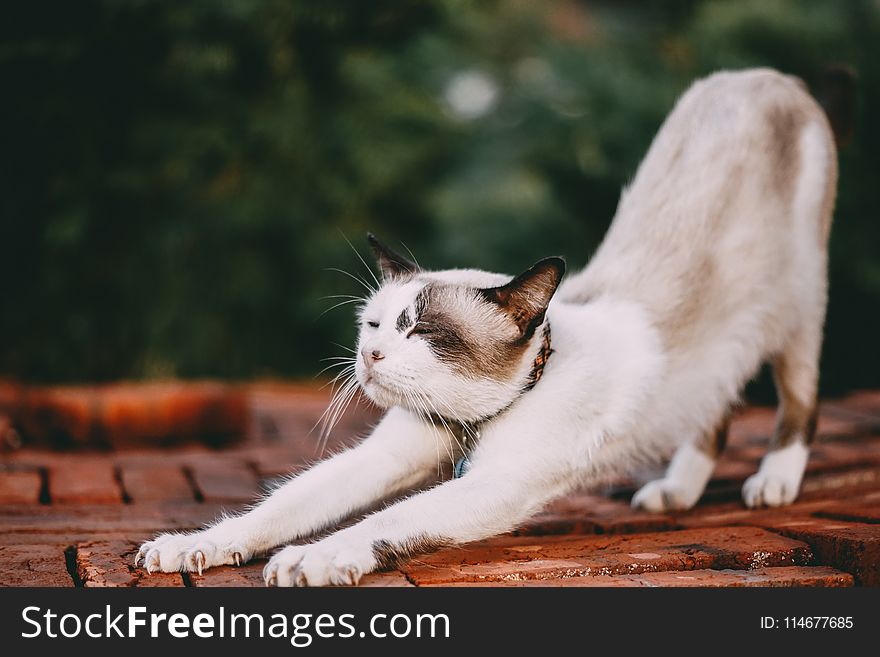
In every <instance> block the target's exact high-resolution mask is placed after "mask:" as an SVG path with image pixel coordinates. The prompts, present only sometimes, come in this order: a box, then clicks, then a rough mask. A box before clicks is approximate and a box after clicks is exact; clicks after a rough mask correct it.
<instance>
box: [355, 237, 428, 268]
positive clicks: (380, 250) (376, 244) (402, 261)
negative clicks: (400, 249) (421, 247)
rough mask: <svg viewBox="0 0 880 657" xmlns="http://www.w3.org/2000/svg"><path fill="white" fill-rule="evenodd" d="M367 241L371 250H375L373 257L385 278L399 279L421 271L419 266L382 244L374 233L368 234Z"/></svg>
mask: <svg viewBox="0 0 880 657" xmlns="http://www.w3.org/2000/svg"><path fill="white" fill-rule="evenodd" d="M367 241H368V242H369V243H370V248H371V249H373V255H375V256H376V262H377V263H378V264H379V269H380V270H382V276H383V277H384V278H386V279H391V278H397V277H398V276H405V275H407V274H415V273H417V272H418V271H420V270H419V266H418V265H417V264H415V263H414V262H411V261H410V260H408V259H407V258H404V257H403V256H402V255H400V254H399V253H396V252H395V251H392V250H391V248H389V247H388V246H387V245H386V244H383V243H382V242H380V241H379V240H378V239H377V238H376V236H375V235H373V233H367Z"/></svg>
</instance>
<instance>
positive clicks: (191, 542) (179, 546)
mask: <svg viewBox="0 0 880 657" xmlns="http://www.w3.org/2000/svg"><path fill="white" fill-rule="evenodd" d="M251 556H252V555H251V553H250V552H249V551H248V550H246V549H245V548H244V547H243V546H242V545H240V544H238V543H236V542H234V541H232V540H225V539H224V537H223V536H220V535H212V534H210V533H209V532H207V531H202V532H192V533H190V534H176V533H169V534H160V535H159V536H157V537H156V538H154V539H153V540H152V541H146V542H145V543H144V544H143V545H141V547H140V549H139V550H138V552H137V554H136V555H135V557H134V565H135V566H138V565H139V564H141V563H143V566H144V568H146V570H147V572H148V573H154V572H163V573H175V572H181V571H182V572H190V573H199V574H200V575H201V574H202V571H203V570H205V569H206V568H211V567H213V566H226V565H229V566H231V565H235V566H240V565H241V564H243V563H244V562H246V561H248V560H249V559H250V558H251Z"/></svg>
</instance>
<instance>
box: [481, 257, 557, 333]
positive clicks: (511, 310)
mask: <svg viewBox="0 0 880 657" xmlns="http://www.w3.org/2000/svg"><path fill="white" fill-rule="evenodd" d="M563 274H565V260H563V259H562V258H559V257H555V256H554V257H551V258H544V259H543V260H541V261H540V262H537V263H536V264H534V265H532V266H531V267H529V268H528V269H527V270H526V271H524V272H523V273H522V274H520V275H519V276H517V277H516V278H514V279H513V280H512V281H510V282H509V283H507V284H506V285H501V286H500V287H491V288H488V289H482V290H480V293H481V294H482V296H483V298H484V299H486V300H487V301H490V302H492V303H494V304H495V305H497V306H498V307H499V308H501V309H502V310H503V311H504V312H506V313H507V314H508V316H509V317H510V318H511V319H512V320H513V322H514V323H515V324H516V325H517V327H518V328H519V330H520V334H521V335H522V337H523V338H524V339H529V338H531V337H532V334H533V333H534V331H535V327H536V326H538V325H540V324H541V322H543V321H544V313H545V312H546V311H547V306H548V304H549V303H550V299H551V298H552V297H553V295H554V294H555V292H556V288H557V287H559V282H560V281H561V280H562V276H563Z"/></svg>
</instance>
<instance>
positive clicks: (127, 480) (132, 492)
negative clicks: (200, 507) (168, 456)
mask: <svg viewBox="0 0 880 657" xmlns="http://www.w3.org/2000/svg"><path fill="white" fill-rule="evenodd" d="M122 486H123V488H124V489H125V492H126V494H127V495H128V497H129V499H130V500H131V501H132V502H154V501H180V500H183V501H192V500H193V499H195V496H194V492H193V489H192V486H190V483H189V480H188V479H187V478H186V474H185V473H184V471H183V469H182V468H181V467H179V466H162V465H154V466H146V467H130V468H123V469H122Z"/></svg>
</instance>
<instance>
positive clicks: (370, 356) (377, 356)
mask: <svg viewBox="0 0 880 657" xmlns="http://www.w3.org/2000/svg"><path fill="white" fill-rule="evenodd" d="M361 356H363V357H364V365H366V366H367V368H370V367H372V366H373V363H375V362H376V361H377V360H382V359H383V358H385V355H384V354H383V353H382V352H381V351H379V350H378V349H368V348H366V347H364V348H363V349H362V350H361Z"/></svg>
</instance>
